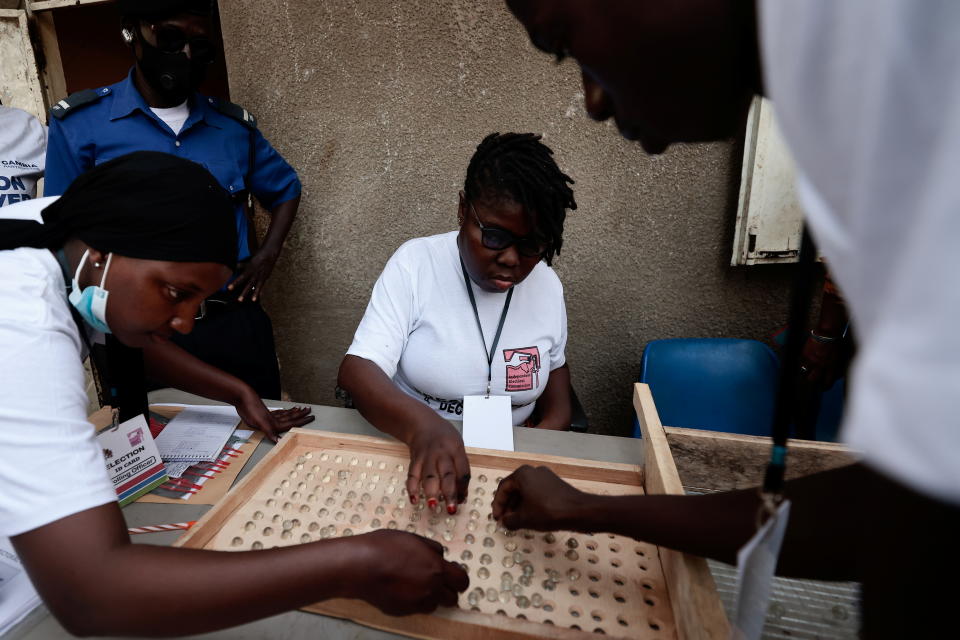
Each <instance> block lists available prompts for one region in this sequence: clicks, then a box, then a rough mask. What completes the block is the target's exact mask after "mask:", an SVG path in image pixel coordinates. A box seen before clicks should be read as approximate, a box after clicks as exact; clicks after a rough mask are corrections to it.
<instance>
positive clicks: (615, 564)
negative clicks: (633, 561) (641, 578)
mask: <svg viewBox="0 0 960 640" xmlns="http://www.w3.org/2000/svg"><path fill="white" fill-rule="evenodd" d="M622 564H623V563H622V562H620V558H610V566H611V567H616V568H619V567H620V565H622Z"/></svg>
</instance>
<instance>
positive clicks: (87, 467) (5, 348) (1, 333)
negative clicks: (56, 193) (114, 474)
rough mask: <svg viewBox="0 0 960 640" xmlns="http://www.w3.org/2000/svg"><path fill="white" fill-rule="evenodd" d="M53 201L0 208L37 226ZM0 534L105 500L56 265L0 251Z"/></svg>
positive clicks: (40, 255) (102, 470) (46, 255)
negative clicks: (34, 222)
mask: <svg viewBox="0 0 960 640" xmlns="http://www.w3.org/2000/svg"><path fill="white" fill-rule="evenodd" d="M55 199H56V198H41V199H39V200H31V201H29V202H25V203H22V204H15V205H11V206H9V207H4V208H2V209H0V218H21V219H35V220H39V219H40V218H39V213H40V211H41V210H42V209H43V208H44V207H45V206H47V205H48V204H50V202H52V201H53V200H55ZM0 274H3V277H0V362H2V363H4V364H3V367H2V368H0V488H2V489H0V537H4V536H15V535H18V534H21V533H24V532H25V531H30V530H32V529H35V528H37V527H41V526H43V525H45V524H49V523H51V522H54V521H56V520H59V519H61V518H64V517H66V516H69V515H72V514H74V513H77V512H79V511H84V510H86V509H90V508H92V507H96V506H99V505H102V504H106V503H109V502H113V501H115V500H116V499H117V494H116V492H115V491H114V489H113V485H112V484H111V482H110V479H109V478H108V476H107V471H106V466H105V465H104V461H103V452H102V450H101V449H100V447H99V446H98V445H97V441H96V439H95V437H94V430H93V427H92V426H91V425H90V423H89V422H87V416H86V409H87V394H86V391H85V390H84V377H83V366H82V364H81V358H82V355H83V347H82V345H81V340H80V336H79V334H78V333H77V326H76V324H75V322H74V320H73V316H72V315H71V313H70V310H69V308H68V307H67V305H68V304H69V303H68V302H67V295H66V291H65V287H64V282H63V274H62V272H61V269H60V265H59V264H58V263H57V260H56V258H54V256H53V254H52V253H50V251H48V250H46V249H27V248H21V249H14V250H12V251H0Z"/></svg>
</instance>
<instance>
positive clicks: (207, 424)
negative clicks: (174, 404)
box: [157, 407, 240, 462]
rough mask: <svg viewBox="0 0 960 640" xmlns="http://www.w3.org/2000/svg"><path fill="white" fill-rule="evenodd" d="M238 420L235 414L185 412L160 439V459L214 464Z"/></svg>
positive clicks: (181, 413)
mask: <svg viewBox="0 0 960 640" xmlns="http://www.w3.org/2000/svg"><path fill="white" fill-rule="evenodd" d="M230 408H231V409H233V407H230ZM239 420H240V418H239V416H237V413H236V410H233V411H222V410H216V409H213V410H210V409H206V408H200V407H190V408H187V409H184V410H183V411H181V412H180V413H179V414H177V416H176V417H175V418H174V419H173V420H171V421H170V423H169V424H168V425H167V426H166V427H164V428H163V431H161V432H160V435H159V436H157V448H158V449H159V450H160V457H161V458H162V459H163V460H164V462H213V461H214V460H216V459H217V457H218V456H219V455H220V452H221V451H223V447H224V445H225V444H227V440H229V439H230V436H231V434H233V430H234V429H235V428H236V427H237V422H239Z"/></svg>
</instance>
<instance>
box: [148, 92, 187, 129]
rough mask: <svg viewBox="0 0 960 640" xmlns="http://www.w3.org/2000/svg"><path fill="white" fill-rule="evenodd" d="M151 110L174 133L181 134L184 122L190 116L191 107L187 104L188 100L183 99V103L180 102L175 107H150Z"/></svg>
mask: <svg viewBox="0 0 960 640" xmlns="http://www.w3.org/2000/svg"><path fill="white" fill-rule="evenodd" d="M150 111H153V112H154V113H155V114H157V117H158V118H160V119H161V120H163V121H164V122H166V123H167V126H168V127H170V130H171V131H173V133H174V135H179V134H180V130H181V129H183V125H184V123H185V122H186V121H187V118H189V117H190V107H189V106H187V101H186V100H184V101H183V104H178V105H177V106H175V107H169V108H164V107H150Z"/></svg>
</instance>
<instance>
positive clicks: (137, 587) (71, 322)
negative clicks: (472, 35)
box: [0, 152, 467, 635]
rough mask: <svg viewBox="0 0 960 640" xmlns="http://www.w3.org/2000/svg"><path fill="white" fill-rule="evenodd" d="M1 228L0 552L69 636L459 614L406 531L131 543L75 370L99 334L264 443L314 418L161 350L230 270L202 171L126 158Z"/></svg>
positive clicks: (11, 214)
mask: <svg viewBox="0 0 960 640" xmlns="http://www.w3.org/2000/svg"><path fill="white" fill-rule="evenodd" d="M0 215H2V216H3V219H0V274H2V278H0V361H2V362H3V365H4V369H3V371H4V373H3V374H2V377H3V380H2V384H0V487H2V490H0V536H9V537H10V538H11V540H12V542H13V546H14V548H15V550H16V551H17V553H18V554H19V555H20V557H21V560H22V561H23V564H24V566H25V568H26V569H27V572H28V573H29V575H30V578H31V580H32V581H33V584H34V585H35V586H36V588H37V590H38V591H39V593H40V595H41V596H42V597H43V599H44V601H45V602H46V604H47V606H48V607H49V608H50V610H51V612H53V614H54V615H55V616H57V618H58V619H59V620H60V621H61V622H62V623H63V624H64V626H65V627H66V628H67V629H68V630H69V631H71V632H73V633H76V634H80V635H91V634H97V635H100V634H115V633H124V634H149V635H170V634H177V633H197V632H203V631H209V630H212V629H216V628H220V627H226V626H230V625H234V624H239V623H242V622H246V621H249V620H253V619H256V618H259V617H263V616H267V615H271V614H274V613H278V612H280V611H284V610H287V609H291V608H295V607H298V606H301V605H304V604H307V603H310V602H315V601H318V600H322V599H325V598H329V597H350V598H362V599H365V600H367V601H368V602H370V603H372V604H374V605H375V606H378V607H379V608H381V609H382V610H384V611H387V612H389V613H396V614H400V613H409V612H412V611H423V610H432V609H433V608H434V607H436V606H437V605H438V604H444V605H450V604H454V603H455V602H456V593H457V591H458V590H462V589H463V588H465V587H466V582H467V581H466V576H465V575H464V574H463V573H462V571H461V570H460V569H459V567H456V566H455V565H451V564H450V563H446V562H444V561H443V558H442V555H441V553H440V547H439V545H436V544H434V543H431V542H429V541H426V540H423V539H421V538H418V537H416V536H412V535H409V534H405V533H400V532H396V531H384V532H377V533H374V534H367V535H362V536H354V537H351V538H343V539H337V540H329V541H322V542H318V543H312V544H307V545H300V546H297V547H288V548H285V549H277V550H270V551H256V552H247V553H230V554H226V553H217V552H198V551H187V550H181V549H170V548H162V547H153V546H148V545H133V544H131V543H130V539H129V536H128V535H127V532H126V525H125V523H124V521H123V517H122V515H121V513H120V510H119V509H118V508H117V506H116V493H115V491H114V489H113V486H112V484H111V482H110V481H109V479H108V478H107V475H106V471H105V469H104V462H103V456H102V453H101V451H100V448H99V447H98V446H97V444H96V441H95V439H94V435H93V430H92V429H91V428H90V426H89V424H88V423H87V422H86V415H85V414H86V411H85V410H86V404H87V398H86V394H85V393H84V389H83V370H82V367H81V357H82V356H83V354H84V353H85V351H86V350H87V347H88V345H89V344H90V343H91V342H93V341H95V340H96V339H97V337H98V335H99V334H100V333H103V332H112V334H113V335H114V336H115V337H116V338H117V339H118V340H119V341H120V342H122V343H124V344H126V345H128V346H133V347H143V348H144V349H145V354H146V358H145V359H146V362H147V365H148V367H150V368H151V374H152V375H155V376H158V377H160V376H161V375H166V374H178V373H180V374H181V378H182V379H180V380H179V383H180V384H178V385H177V386H180V387H186V388H187V389H188V390H193V391H198V392H200V393H202V394H203V395H207V396H209V397H214V398H217V397H219V398H221V399H224V400H231V401H236V404H237V407H238V411H240V412H241V415H245V414H246V415H247V417H249V419H250V421H251V423H253V424H258V426H260V427H261V428H269V429H272V430H273V431H278V430H282V429H284V428H286V427H289V426H290V425H291V424H302V423H304V422H306V421H307V420H308V419H309V418H308V417H307V416H306V415H305V413H304V412H303V411H299V410H293V411H290V412H286V413H281V414H279V415H271V414H270V413H269V412H267V411H266V409H265V408H263V405H262V403H261V402H260V401H259V399H257V400H256V403H257V405H258V406H255V405H254V403H253V401H252V400H248V399H247V393H246V392H242V391H241V389H242V388H241V387H240V386H239V385H242V384H243V383H239V381H237V380H236V379H235V378H231V377H230V376H227V375H226V374H223V373H222V372H218V371H217V370H215V369H212V368H211V367H209V366H207V365H204V364H203V363H199V361H193V360H192V359H191V357H190V356H187V355H186V354H181V353H179V352H178V349H177V347H175V346H174V345H172V344H171V343H170V342H169V341H168V337H169V336H170V335H171V334H172V332H174V331H179V332H187V331H189V330H190V328H191V326H192V323H193V318H194V315H195V313H196V311H197V307H198V305H199V303H200V301H201V300H203V299H204V298H205V296H207V295H209V294H210V293H211V292H213V291H216V290H217V289H219V288H220V287H221V286H223V284H224V282H226V280H227V279H228V278H229V276H230V274H231V267H230V265H232V264H233V263H234V259H235V253H236V245H235V237H234V234H235V231H234V229H235V222H234V216H233V210H232V204H231V202H230V200H229V198H228V196H227V195H226V193H225V192H224V191H223V190H222V188H221V187H220V186H219V185H218V184H217V182H216V181H215V179H214V178H213V177H212V176H211V175H210V174H209V173H208V172H207V171H206V170H205V169H203V168H202V167H201V166H200V165H197V164H194V163H192V162H189V161H186V160H182V159H179V158H176V157H173V156H169V155H165V154H160V153H153V152H140V153H135V154H130V155H128V156H123V157H120V158H117V159H115V160H112V161H109V162H106V163H104V164H101V165H100V166H98V167H96V168H95V169H93V170H91V171H90V172H89V173H87V174H85V175H84V176H81V177H80V178H78V179H77V180H76V181H75V182H74V183H73V184H72V185H71V187H70V188H69V189H68V190H67V192H66V193H64V195H63V196H62V197H60V198H59V199H58V200H56V201H54V202H52V203H51V199H42V200H37V201H31V202H28V203H24V204H20V205H14V206H11V207H5V208H4V209H3V210H2V213H0ZM170 377H171V376H169V375H167V379H168V380H170ZM171 382H173V380H171ZM237 383H239V384H237ZM184 576H189V580H184V579H183V578H184ZM171 584H176V585H178V587H177V590H176V596H175V598H174V597H173V596H171V595H170V594H171V592H170V591H169V585H171ZM172 611H176V615H175V616H172V615H169V614H170V612H172Z"/></svg>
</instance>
